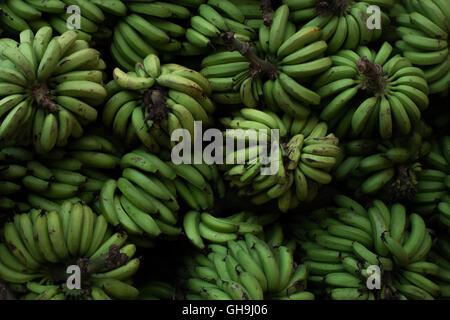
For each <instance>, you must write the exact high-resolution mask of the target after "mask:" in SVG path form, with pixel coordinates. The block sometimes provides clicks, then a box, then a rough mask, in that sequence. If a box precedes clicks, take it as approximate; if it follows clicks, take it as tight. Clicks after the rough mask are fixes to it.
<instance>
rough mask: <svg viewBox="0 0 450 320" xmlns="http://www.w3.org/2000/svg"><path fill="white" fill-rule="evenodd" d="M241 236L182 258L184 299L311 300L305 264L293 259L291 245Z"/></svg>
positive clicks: (181, 274) (181, 271) (252, 236)
mask: <svg viewBox="0 0 450 320" xmlns="http://www.w3.org/2000/svg"><path fill="white" fill-rule="evenodd" d="M244 238H245V240H244V239H243V240H236V241H232V240H230V241H228V242H227V243H226V245H220V244H210V245H209V246H208V248H209V249H210V252H209V253H208V254H201V253H198V254H195V255H194V256H187V257H185V259H183V262H184V267H183V268H181V269H180V270H179V275H180V276H181V277H183V278H184V280H183V281H182V285H183V286H184V287H185V288H186V296H185V298H186V299H187V300H199V299H205V300H263V299H274V300H314V295H313V294H312V293H311V292H308V291H305V290H306V284H307V279H308V268H307V267H306V266H305V265H304V264H300V265H297V264H296V263H295V261H294V257H293V253H292V250H291V249H289V248H288V247H285V246H279V247H276V248H271V247H269V246H268V245H267V244H266V242H264V241H263V240H261V239H259V238H258V237H256V236H254V235H252V234H246V235H245V236H244Z"/></svg>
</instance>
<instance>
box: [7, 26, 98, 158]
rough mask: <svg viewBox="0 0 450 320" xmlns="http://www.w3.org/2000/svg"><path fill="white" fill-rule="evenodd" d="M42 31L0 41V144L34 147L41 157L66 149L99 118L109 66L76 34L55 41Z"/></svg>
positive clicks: (24, 33) (67, 33) (68, 33)
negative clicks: (78, 38)
mask: <svg viewBox="0 0 450 320" xmlns="http://www.w3.org/2000/svg"><path fill="white" fill-rule="evenodd" d="M52 32H53V31H52V29H51V28H49V27H43V28H41V29H39V30H38V31H37V32H36V34H33V32H32V31H31V30H25V31H23V32H21V33H20V42H16V41H15V40H13V39H9V38H3V39H0V60H1V61H0V79H1V82H0V96H1V101H0V105H1V111H0V140H2V141H4V140H7V141H9V142H15V143H16V144H19V145H24V146H28V145H30V144H33V145H34V148H35V150H36V152H37V153H46V152H49V151H50V150H52V149H53V148H54V147H55V146H58V147H62V146H65V145H66V144H67V140H68V139H69V138H70V137H71V136H72V137H75V138H78V137H81V136H82V135H83V126H84V125H86V124H88V123H90V122H92V121H94V120H95V119H96V118H97V109H96V107H97V106H99V105H100V104H102V103H103V100H104V99H105V98H106V94H107V92H106V89H105V88H104V85H103V77H104V73H103V72H102V70H103V69H105V67H106V65H105V62H104V61H103V60H102V59H101V58H100V52H99V51H97V50H96V49H93V48H90V47H89V45H88V43H87V42H86V41H82V40H77V33H76V32H74V31H67V32H65V33H64V34H62V35H61V36H57V37H52Z"/></svg>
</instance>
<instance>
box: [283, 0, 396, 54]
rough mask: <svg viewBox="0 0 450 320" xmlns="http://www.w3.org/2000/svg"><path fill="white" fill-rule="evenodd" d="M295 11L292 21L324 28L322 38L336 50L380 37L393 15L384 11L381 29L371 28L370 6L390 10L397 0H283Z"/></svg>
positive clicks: (331, 49)
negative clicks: (369, 25)
mask: <svg viewBox="0 0 450 320" xmlns="http://www.w3.org/2000/svg"><path fill="white" fill-rule="evenodd" d="M283 3H284V4H286V5H287V6H288V7H289V9H290V10H291V14H290V17H289V18H290V20H291V21H293V22H295V23H300V24H304V25H305V26H315V27H319V28H321V29H322V30H323V34H322V39H323V40H325V41H328V50H327V51H328V52H329V53H336V52H337V51H338V50H339V49H351V50H353V49H356V48H357V47H358V46H360V45H367V44H368V43H370V42H373V41H377V40H378V39H380V37H381V35H382V33H383V31H385V29H386V27H387V26H388V25H389V23H390V19H389V16H388V15H387V14H386V13H385V12H384V11H383V10H381V11H380V14H381V15H380V16H381V26H380V28H373V29H370V28H368V27H367V21H368V19H369V16H370V10H369V9H368V7H369V6H370V5H373V4H375V5H378V6H381V7H382V9H389V8H391V7H392V6H393V5H394V1H393V0H382V1H372V0H356V1H337V0H326V1H316V0H283Z"/></svg>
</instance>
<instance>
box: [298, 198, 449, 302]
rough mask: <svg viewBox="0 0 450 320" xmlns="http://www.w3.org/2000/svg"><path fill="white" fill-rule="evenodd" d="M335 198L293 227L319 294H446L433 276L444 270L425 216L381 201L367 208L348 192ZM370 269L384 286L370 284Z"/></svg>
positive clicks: (336, 297) (362, 297) (337, 297)
mask: <svg viewBox="0 0 450 320" xmlns="http://www.w3.org/2000/svg"><path fill="white" fill-rule="evenodd" d="M334 202H335V204H336V205H337V207H329V208H322V209H319V210H316V211H314V212H312V213H311V214H310V215H309V216H308V217H306V216H304V215H302V216H298V217H297V218H298V221H297V223H294V224H293V225H292V227H293V232H294V235H295V236H296V237H297V239H298V240H299V242H298V244H299V246H300V247H301V248H302V249H303V251H304V254H303V256H304V261H303V263H304V264H305V265H306V266H307V267H308V269H309V273H310V277H309V282H310V283H312V284H313V285H314V286H315V287H316V290H317V291H318V292H323V293H324V294H326V295H328V296H329V297H330V298H331V299H333V300H374V299H425V300H432V299H435V298H438V297H439V296H440V295H441V289H440V287H439V285H438V284H437V283H436V282H435V281H433V280H431V279H430V278H431V277H432V276H436V275H438V274H439V272H440V271H439V270H440V268H439V266H438V265H437V264H435V263H432V262H430V261H428V259H427V254H428V252H429V251H430V248H431V246H432V243H433V238H432V234H433V233H432V232H431V231H430V230H429V229H427V228H426V225H425V222H424V220H423V219H422V217H421V216H420V215H418V214H415V213H411V214H408V213H407V211H406V208H405V207H404V206H403V205H402V204H400V203H394V204H393V205H392V206H387V205H386V204H385V203H384V202H382V201H380V200H377V199H375V200H373V201H372V202H371V203H370V205H369V207H368V209H367V210H366V209H365V208H364V207H363V206H362V205H361V204H359V203H358V202H356V201H355V200H353V199H351V198H349V197H347V196H344V195H337V196H335V198H334ZM371 266H372V267H371ZM370 267H371V268H373V267H377V268H379V270H380V272H381V273H379V274H378V276H379V280H380V288H379V289H374V290H370V289H369V288H368V286H367V282H370V279H369V281H367V279H368V278H369V277H370V276H371V275H372V274H373V271H371V268H370Z"/></svg>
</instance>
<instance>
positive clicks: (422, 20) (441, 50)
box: [395, 0, 450, 93]
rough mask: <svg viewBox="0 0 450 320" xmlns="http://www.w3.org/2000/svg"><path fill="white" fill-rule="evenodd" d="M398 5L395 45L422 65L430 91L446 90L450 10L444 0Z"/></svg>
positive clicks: (411, 0)
mask: <svg viewBox="0 0 450 320" xmlns="http://www.w3.org/2000/svg"><path fill="white" fill-rule="evenodd" d="M402 4H403V5H404V7H403V6H401V5H400V4H399V5H398V6H397V12H396V15H395V19H396V21H397V24H398V27H397V28H396V32H397V35H398V37H399V38H400V40H397V41H396V42H395V46H396V47H397V48H398V49H399V50H400V51H401V52H402V53H403V55H404V56H405V57H406V58H408V59H409V61H411V63H412V64H414V65H416V66H419V67H420V68H423V71H424V77H425V79H426V80H427V82H428V84H429V86H430V92H431V93H445V92H447V91H448V84H449V82H450V57H449V52H448V35H449V32H450V24H449V20H450V10H449V8H448V3H446V2H445V0H431V1H415V0H404V1H403V2H402Z"/></svg>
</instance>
